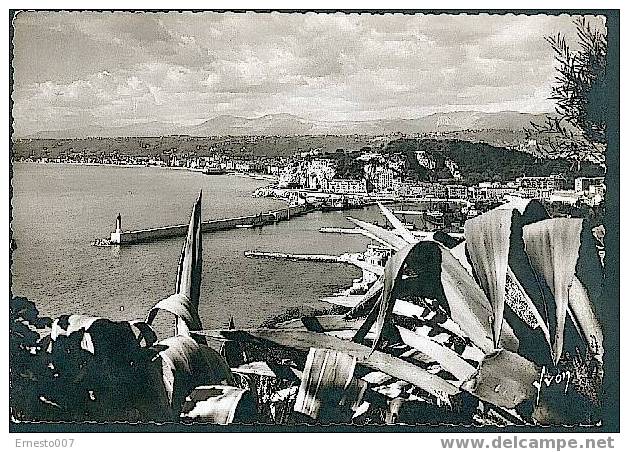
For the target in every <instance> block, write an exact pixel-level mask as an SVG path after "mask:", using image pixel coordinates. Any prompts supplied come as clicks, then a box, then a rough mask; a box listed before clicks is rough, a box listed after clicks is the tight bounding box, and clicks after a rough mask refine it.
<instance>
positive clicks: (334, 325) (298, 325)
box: [275, 314, 362, 333]
mask: <svg viewBox="0 0 629 452" xmlns="http://www.w3.org/2000/svg"><path fill="white" fill-rule="evenodd" d="M361 323H362V321H361V320H357V319H346V317H345V314H337V315H336V314H335V315H317V316H307V317H302V318H300V319H291V320H287V321H285V322H281V323H278V324H277V325H275V328H277V329H283V330H302V331H314V332H317V333H325V332H328V331H337V330H348V329H349V330H351V329H358V327H359V326H360V324H361ZM313 325H316V326H315V327H314V328H313Z"/></svg>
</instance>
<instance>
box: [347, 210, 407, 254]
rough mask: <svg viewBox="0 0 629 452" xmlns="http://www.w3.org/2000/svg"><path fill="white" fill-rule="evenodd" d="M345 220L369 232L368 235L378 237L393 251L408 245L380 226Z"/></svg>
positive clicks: (349, 218) (351, 219)
mask: <svg viewBox="0 0 629 452" xmlns="http://www.w3.org/2000/svg"><path fill="white" fill-rule="evenodd" d="M347 219H348V220H349V221H351V222H352V223H354V224H355V225H356V226H358V227H359V228H362V229H364V230H365V231H367V232H369V233H370V234H372V235H374V236H376V237H378V238H379V239H380V240H382V241H383V242H385V243H386V244H387V245H389V246H390V247H391V248H393V249H394V250H401V249H402V248H404V247H405V246H407V245H408V242H406V240H404V239H402V238H401V237H399V236H398V235H396V234H394V233H393V232H391V231H388V230H386V229H384V228H381V227H380V226H376V225H375V224H371V223H367V222H366V221H361V220H356V219H355V218H352V217H347Z"/></svg>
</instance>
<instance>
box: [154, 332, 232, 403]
mask: <svg viewBox="0 0 629 452" xmlns="http://www.w3.org/2000/svg"><path fill="white" fill-rule="evenodd" d="M158 346H163V347H165V349H164V350H162V351H160V352H159V358H160V359H161V361H162V379H163V384H164V387H165V389H166V394H167V395H168V400H169V403H170V407H171V409H172V410H173V411H174V412H178V411H179V410H180V409H181V405H182V404H183V402H184V400H185V398H186V396H187V395H188V394H190V392H191V391H192V390H193V389H194V388H195V387H197V386H200V385H204V384H223V383H225V384H228V385H232V386H233V385H234V379H233V375H232V372H231V370H230V368H229V365H228V364H227V362H226V361H225V359H224V358H223V357H222V356H221V355H220V354H218V352H216V351H215V350H213V349H211V348H210V347H208V346H207V345H204V344H199V343H197V342H196V341H195V340H194V339H192V338H190V337H187V336H172V337H169V338H166V339H164V340H162V341H160V342H158Z"/></svg>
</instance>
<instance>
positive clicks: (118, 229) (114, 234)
mask: <svg viewBox="0 0 629 452" xmlns="http://www.w3.org/2000/svg"><path fill="white" fill-rule="evenodd" d="M121 235H122V219H121V217H120V214H118V216H117V217H116V230H115V231H114V232H112V233H111V236H110V238H109V241H110V242H111V243H116V244H120V237H121Z"/></svg>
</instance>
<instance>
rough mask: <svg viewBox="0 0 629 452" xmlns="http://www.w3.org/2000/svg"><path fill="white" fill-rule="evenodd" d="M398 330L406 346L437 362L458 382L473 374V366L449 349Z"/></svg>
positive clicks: (420, 336)
mask: <svg viewBox="0 0 629 452" xmlns="http://www.w3.org/2000/svg"><path fill="white" fill-rule="evenodd" d="M398 330H399V332H400V336H402V340H403V341H404V343H405V344H406V345H408V346H409V347H413V348H414V349H416V350H419V351H420V352H422V353H424V354H426V355H428V356H429V357H430V358H432V359H433V360H435V361H437V362H438V363H439V364H440V365H441V367H442V368H443V369H444V370H446V371H448V372H450V373H451V374H452V375H454V376H455V377H456V379H457V380H459V381H460V382H463V381H465V380H467V379H468V378H470V377H471V376H472V374H474V372H476V369H475V368H474V366H472V365H471V364H469V363H468V362H467V361H465V360H464V359H462V358H461V357H460V356H459V355H457V354H456V353H455V352H453V351H452V350H450V349H449V348H447V347H444V346H443V345H441V344H438V343H436V342H434V341H432V340H430V339H429V338H427V337H425V336H423V335H421V334H417V333H415V332H413V331H410V330H407V329H406V328H402V327H398Z"/></svg>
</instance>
